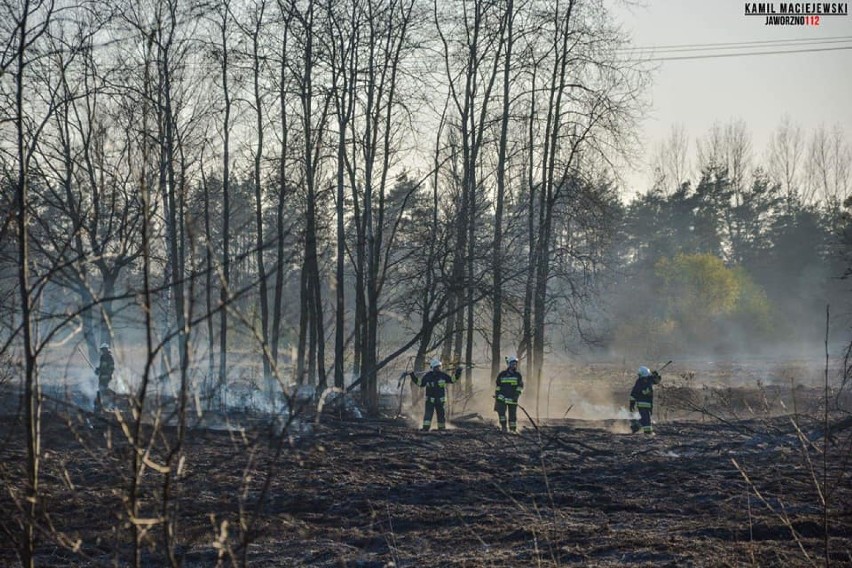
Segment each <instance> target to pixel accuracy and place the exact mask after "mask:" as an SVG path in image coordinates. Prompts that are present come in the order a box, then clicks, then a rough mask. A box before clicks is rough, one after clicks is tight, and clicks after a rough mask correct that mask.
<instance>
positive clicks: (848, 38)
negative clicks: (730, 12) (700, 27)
mask: <svg viewBox="0 0 852 568" xmlns="http://www.w3.org/2000/svg"><path fill="white" fill-rule="evenodd" d="M834 41H852V36H831V37H824V38H789V39H767V40H755V41H734V42H723V43H685V44H675V45H649V46H641V47H635V48H633V49H636V50H640V51H641V50H648V51H654V50H668V49H679V48H711V47H724V46H737V45H740V46H747V45H767V44H774V43H823V42H826V43H828V42H834ZM625 49H629V48H625Z"/></svg>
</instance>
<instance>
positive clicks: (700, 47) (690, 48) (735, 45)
mask: <svg viewBox="0 0 852 568" xmlns="http://www.w3.org/2000/svg"><path fill="white" fill-rule="evenodd" d="M849 42H852V37H850V38H848V39H819V40H808V41H806V42H793V41H784V42H773V43H760V44H752V43H749V42H741V43H728V44H704V45H702V44H696V45H694V46H685V45H684V46H671V47H659V48H650V47H641V48H636V49H634V50H629V49H625V50H623V51H624V52H629V53H636V52H639V53H647V54H648V55H651V54H655V53H660V52H668V53H672V52H673V53H678V52H687V53H689V52H696V51H721V50H729V49H761V48H766V47H771V48H780V47H811V46H818V45H829V44H836V43H849ZM620 51H622V50H620Z"/></svg>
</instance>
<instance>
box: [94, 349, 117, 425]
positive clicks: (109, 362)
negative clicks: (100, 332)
mask: <svg viewBox="0 0 852 568" xmlns="http://www.w3.org/2000/svg"><path fill="white" fill-rule="evenodd" d="M113 371H115V359H113V357H112V353H110V350H109V345H108V344H107V343H102V344H101V360H100V363H99V364H98V367H97V369H95V374H96V375H97V376H98V394H97V397H96V398H95V410H101V409H102V408H103V401H104V400H105V399H106V394H107V391H108V390H109V383H110V381H112V373H113Z"/></svg>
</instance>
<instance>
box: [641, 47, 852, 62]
mask: <svg viewBox="0 0 852 568" xmlns="http://www.w3.org/2000/svg"><path fill="white" fill-rule="evenodd" d="M848 49H852V45H847V46H843V47H823V48H813V49H793V50H785V51H744V52H742V53H711V54H707V55H679V56H672V57H649V58H647V59H642V60H641V61H680V60H685V59H718V58H722V57H746V56H749V55H783V54H788V53H813V52H815V51H843V50H848Z"/></svg>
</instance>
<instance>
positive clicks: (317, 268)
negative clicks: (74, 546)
mask: <svg viewBox="0 0 852 568" xmlns="http://www.w3.org/2000/svg"><path fill="white" fill-rule="evenodd" d="M11 10H12V12H13V13H12V14H10V15H9V16H10V17H7V18H3V19H2V22H0V35H1V36H2V39H3V41H2V45H3V46H4V47H3V51H2V52H0V57H2V59H0V65H2V68H0V105H2V109H1V110H0V112H2V116H3V117H4V118H3V121H2V123H0V168H2V170H1V171H2V178H0V202H2V206H1V207H0V212H2V213H0V215H2V218H0V255H2V256H0V266H2V269H0V326H2V327H1V328H0V347H2V354H3V356H4V357H6V358H8V359H9V360H12V361H15V362H18V361H23V365H24V369H25V373H26V374H25V376H26V381H27V384H29V385H32V384H34V383H35V382H36V380H37V376H38V368H39V361H40V358H41V357H44V356H45V355H46V354H48V353H49V352H50V351H51V350H52V349H57V348H58V347H57V346H60V345H61V346H63V347H64V348H66V349H68V348H69V347H70V346H74V345H76V344H79V345H80V346H81V349H82V350H84V351H85V352H86V353H87V356H88V358H90V359H92V360H94V359H96V357H97V349H98V345H99V344H100V343H101V342H108V343H110V344H112V345H114V346H115V348H116V349H117V350H118V351H119V352H121V350H122V349H124V350H126V352H127V353H128V361H126V362H125V365H129V364H130V361H129V359H130V355H129V353H130V352H131V349H132V350H135V351H133V353H134V354H135V355H134V356H138V357H140V359H139V361H136V362H135V363H134V367H133V368H134V371H135V372H137V373H138V374H139V378H138V380H139V385H140V386H139V388H140V389H141V390H140V392H143V393H144V389H143V388H142V386H141V385H147V384H148V381H149V380H152V379H153V378H155V377H163V376H166V377H168V376H172V377H180V380H179V383H180V385H181V386H180V392H181V393H182V396H188V394H187V393H188V392H190V391H192V390H195V389H200V388H204V389H206V390H207V391H208V392H207V393H206V394H209V395H210V397H209V400H213V401H215V400H216V397H217V396H218V395H217V393H219V392H221V391H222V390H223V389H225V388H227V387H228V385H229V382H230V381H231V375H230V374H229V369H230V365H233V364H234V361H233V358H234V357H235V355H234V354H236V353H242V354H246V353H247V354H249V355H250V356H251V357H253V358H254V360H255V361H256V362H257V364H258V365H262V367H263V377H264V378H265V388H266V389H268V392H269V393H274V392H275V390H276V389H277V388H280V387H281V385H285V386H287V385H291V384H310V385H316V386H317V387H319V388H324V387H326V386H332V385H333V386H337V387H339V388H344V387H346V386H348V385H350V384H351V382H352V381H353V380H356V379H357V380H360V382H359V388H360V391H361V394H362V395H363V398H364V401H365V403H366V405H367V408H368V409H370V410H372V411H375V409H376V408H377V399H378V390H379V389H378V377H379V374H380V373H381V371H382V370H383V369H386V368H389V366H390V365H397V366H398V367H406V368H414V369H423V368H424V367H425V361H426V360H427V359H428V358H429V357H433V356H434V357H438V358H440V359H442V360H444V361H445V362H446V364H448V365H449V364H461V365H462V366H464V367H465V368H466V375H465V381H466V385H467V386H468V388H469V387H470V384H471V372H472V371H471V369H472V368H473V367H474V366H477V367H484V368H486V369H490V370H491V372H496V371H497V370H498V369H499V368H500V367H501V366H502V364H503V360H504V357H505V356H506V355H509V354H517V355H518V356H519V357H520V358H521V367H522V369H523V370H524V373H525V376H527V377H529V378H530V380H529V383H530V385H531V387H532V388H534V387H535V385H536V378H538V377H540V376H541V372H542V369H543V368H544V367H545V366H546V359H547V357H548V356H550V355H552V354H554V353H560V354H561V353H577V352H581V351H582V352H588V350H592V352H593V353H597V354H599V355H604V356H612V355H618V356H635V357H641V358H645V359H647V358H650V357H657V356H660V357H663V356H671V355H672V354H674V353H677V354H680V355H682V356H686V355H694V354H703V353H714V354H742V353H752V354H761V353H770V352H772V351H773V350H774V349H787V347H788V346H789V345H797V344H799V343H801V342H813V343H814V344H818V343H819V342H820V341H822V339H823V334H824V328H825V310H826V305H827V304H830V305H831V306H832V313H834V314H836V316H837V317H838V318H839V320H838V321H840V322H842V323H839V324H838V329H840V330H845V331H846V332H847V333H848V329H849V327H848V322H849V320H848V317H849V315H850V314H849V309H850V303H849V297H850V295H849V281H848V280H844V279H843V278H844V277H845V276H848V275H849V269H850V266H852V262H850V257H849V256H850V250H852V247H850V245H852V217H850V212H851V211H852V201H850V193H851V192H850V167H852V166H850V164H851V163H852V154H851V153H850V146H849V139H848V133H847V132H845V131H843V130H841V129H840V128H834V129H832V128H831V127H820V128H815V129H813V130H812V131H807V132H805V131H803V130H802V129H801V127H798V126H797V125H795V124H792V123H790V122H789V121H784V122H782V123H780V124H779V126H778V129H777V132H776V135H775V137H774V138H773V140H772V142H771V144H770V146H769V147H767V148H753V147H752V144H751V142H750V136H749V132H748V126H747V123H744V122H732V123H729V124H720V125H719V126H717V127H714V128H713V129H712V130H711V131H710V132H708V133H706V136H704V137H702V138H700V139H698V140H696V141H695V143H694V144H693V146H694V151H693V148H691V147H690V144H689V143H688V140H687V138H686V136H685V135H684V133H683V132H681V131H678V130H677V129H675V130H674V131H673V134H672V137H671V139H670V140H668V141H666V142H665V143H664V144H663V145H661V147H660V148H659V149H658V151H657V152H656V154H655V157H654V171H655V173H656V182H655V183H654V185H653V187H652V189H650V191H647V192H645V191H644V189H645V188H624V187H623V184H622V183H621V182H619V178H618V175H617V172H618V171H621V170H622V168H623V166H624V164H625V163H626V160H627V158H628V157H629V156H630V155H631V154H632V153H634V152H635V150H636V149H637V141H636V136H635V135H636V125H637V123H638V121H639V120H641V118H642V114H641V113H642V109H643V108H645V104H644V100H643V97H644V95H645V92H646V87H647V85H648V83H649V81H650V80H651V75H650V73H649V65H648V64H647V62H643V61H637V60H635V59H631V56H630V55H629V53H630V51H629V48H630V44H629V41H628V39H627V38H626V37H624V36H623V35H622V33H621V32H620V30H619V29H618V27H617V26H615V25H614V24H613V22H612V20H611V18H610V16H609V14H608V13H607V10H606V6H605V3H604V2H602V1H599V0H582V1H576V2H575V1H572V2H564V3H560V2H554V1H550V0H547V1H546V0H528V1H521V0H500V1H487V2H486V1H483V0H476V1H470V2H467V1H465V2H462V1H447V2H437V3H433V2H423V1H421V0H371V1H369V2H368V1H364V0H341V1H329V2H314V1H298V2H297V1H292V0H278V1H277V2H270V1H266V0H245V1H239V2H237V1H229V0H216V1H214V2H197V1H187V2H180V3H178V2H171V1H169V0H143V1H142V2H136V1H134V2H127V3H122V2H118V3H116V2H109V3H103V4H101V3H99V2H97V1H93V2H79V3H76V4H73V5H68V6H64V5H63V6H60V5H58V4H53V3H49V2H40V1H39V2H24V3H18V4H16V5H15V7H13V8H11ZM625 195H634V196H635V197H631V198H629V199H628V198H625V197H624V196H625ZM843 318H846V319H843ZM844 326H845V327H844ZM403 361H404V363H402V362H403ZM119 363H121V361H119ZM190 369H191V370H192V372H193V373H196V372H199V373H200V374H201V376H203V377H204V379H203V387H202V386H201V385H200V384H194V382H193V381H195V380H196V379H194V378H193V379H190V378H189V376H190V375H189V371H190ZM194 376H195V375H193V377H194ZM276 385H278V386H276Z"/></svg>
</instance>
